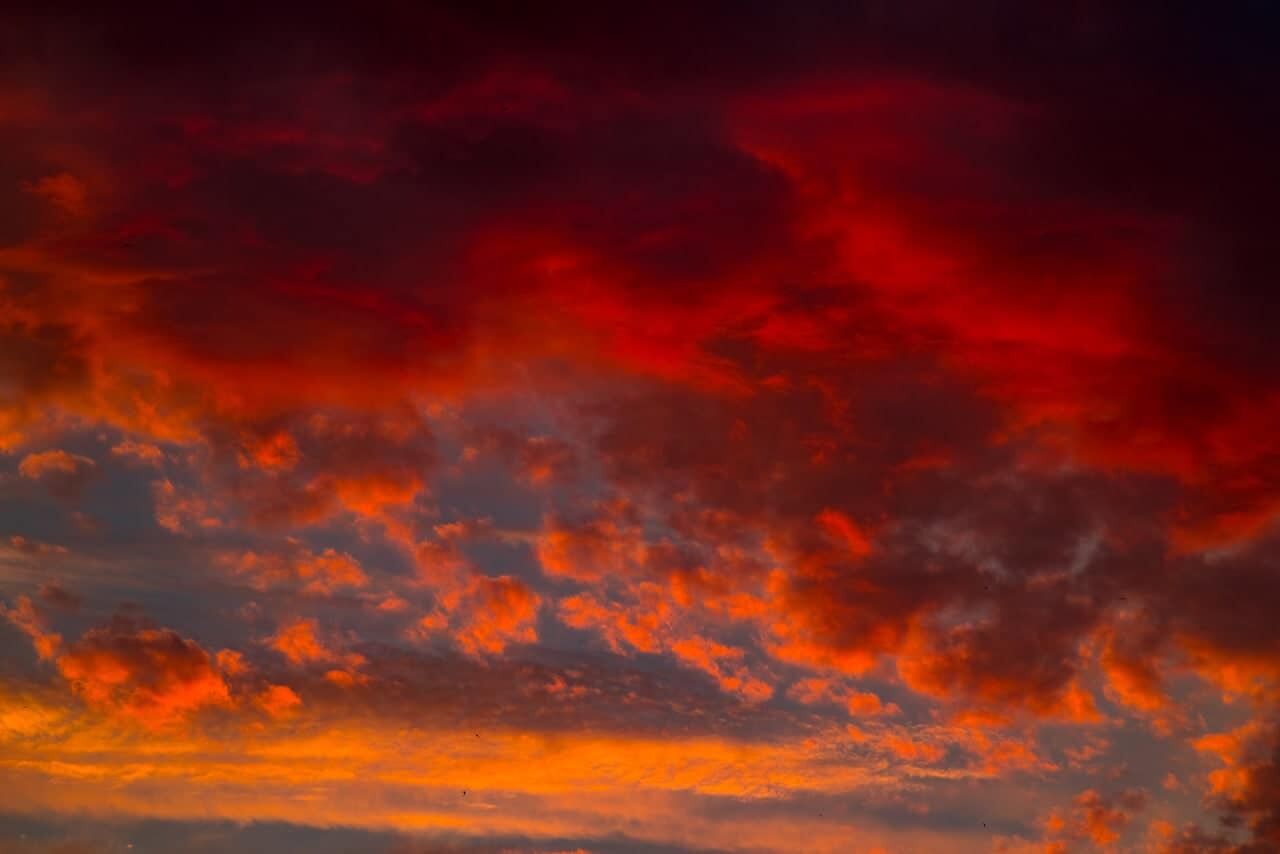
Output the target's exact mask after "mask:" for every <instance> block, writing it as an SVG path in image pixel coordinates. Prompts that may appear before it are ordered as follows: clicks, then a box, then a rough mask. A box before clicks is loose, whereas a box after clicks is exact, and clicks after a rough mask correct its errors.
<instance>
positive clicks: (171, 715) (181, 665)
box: [54, 616, 231, 728]
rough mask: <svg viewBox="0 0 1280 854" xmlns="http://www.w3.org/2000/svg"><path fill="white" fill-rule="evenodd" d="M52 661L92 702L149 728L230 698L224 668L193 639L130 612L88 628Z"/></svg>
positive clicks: (70, 682)
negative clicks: (154, 626) (152, 624)
mask: <svg viewBox="0 0 1280 854" xmlns="http://www.w3.org/2000/svg"><path fill="white" fill-rule="evenodd" d="M54 663H55V664H56V666H57V668H58V672H59V673H60V674H61V675H62V677H63V679H65V680H66V681H67V682H68V683H69V684H70V686H71V688H72V690H74V691H75V693H76V694H78V695H79V696H80V697H82V698H83V699H84V700H85V701H86V702H88V703H89V704H90V705H91V706H95V707H98V708H101V709H105V710H108V711H110V712H113V713H115V714H119V715H122V716H124V717H126V718H130V719H132V720H135V721H137V722H138V723H141V724H142V725H143V726H146V727H149V728H157V727H163V726H166V725H169V724H172V723H174V722H176V721H178V720H181V719H182V718H184V717H186V716H188V715H190V714H191V713H193V712H196V711H199V710H200V709H203V708H206V707H211V706H225V705H228V704H229V703H230V702H231V695H230V692H229V690H228V688H227V683H226V681H225V680H224V679H223V676H222V674H221V673H220V672H219V670H218V668H217V667H216V666H215V665H214V662H213V660H212V658H211V657H210V656H209V654H208V653H207V652H205V651H204V650H203V649H202V648H201V647H200V646H199V645H198V644H196V642H195V641H192V640H189V639H187V638H184V637H182V636H181V635H179V634H178V633H176V632H174V631H172V630H170V629H159V628H152V627H150V626H148V625H146V624H145V623H142V622H139V621H137V620H134V619H132V618H129V617H121V616H117V617H115V618H113V619H112V621H111V622H110V623H108V624H106V625H105V626H100V627H98V628H95V629H90V630H89V631H88V632H86V633H85V634H84V636H83V637H81V638H80V640H78V641H77V642H75V643H74V644H71V645H70V646H68V647H67V648H66V650H65V651H64V652H62V653H60V654H58V655H57V656H56V658H55V659H54Z"/></svg>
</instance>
